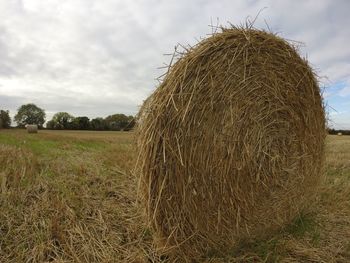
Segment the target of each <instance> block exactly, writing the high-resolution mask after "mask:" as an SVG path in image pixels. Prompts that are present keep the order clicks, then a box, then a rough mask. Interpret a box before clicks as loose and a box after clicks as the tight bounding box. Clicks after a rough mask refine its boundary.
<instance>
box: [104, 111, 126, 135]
mask: <svg viewBox="0 0 350 263" xmlns="http://www.w3.org/2000/svg"><path fill="white" fill-rule="evenodd" d="M130 117H131V118H133V117H132V116H126V115H125V114H113V115H109V116H108V117H107V118H106V119H105V120H106V122H107V124H108V127H109V129H110V130H113V131H120V130H124V128H125V127H127V126H128V124H129V122H130V121H131V119H130Z"/></svg>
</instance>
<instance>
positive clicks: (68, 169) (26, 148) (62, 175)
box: [0, 130, 350, 263]
mask: <svg viewBox="0 0 350 263" xmlns="http://www.w3.org/2000/svg"><path fill="white" fill-rule="evenodd" d="M133 148H134V134H133V133H132V132H87V131H86V132H81V131H74V132H73V131H40V132H39V133H38V134H27V133H25V132H24V131H22V130H1V131H0V187H1V188H0V211H1V212H0V262H4V263H5V262H16V263H17V262H134V263H138V262H140V263H141V262H166V257H164V256H160V255H158V254H157V251H156V249H155V248H154V246H153V245H152V238H151V236H152V233H151V230H150V229H149V228H148V227H147V225H146V224H145V223H144V220H143V217H142V215H141V212H140V209H137V204H136V200H137V179H136V178H135V176H134V175H133V168H134V164H135V153H134V151H133ZM326 148H327V154H326V171H325V178H324V180H323V183H322V186H321V189H320V193H319V196H318V199H317V201H315V202H314V203H313V204H312V205H311V207H310V209H309V210H307V211H304V212H303V213H302V214H301V215H300V217H298V218H296V219H295V221H294V222H293V223H292V224H290V225H288V226H286V227H285V228H284V229H282V230H281V231H280V232H279V233H276V234H274V235H273V236H271V237H270V238H268V239H266V240H250V241H244V242H243V241H242V242H240V244H239V245H238V246H237V247H236V248H233V249H232V253H230V254H229V255H227V256H226V257H225V258H220V257H218V256H216V255H209V256H208V258H206V259H203V262H216V263H219V262H220V263H222V262H350V136H328V137H327V147H326ZM178 262H181V260H179V261H178Z"/></svg>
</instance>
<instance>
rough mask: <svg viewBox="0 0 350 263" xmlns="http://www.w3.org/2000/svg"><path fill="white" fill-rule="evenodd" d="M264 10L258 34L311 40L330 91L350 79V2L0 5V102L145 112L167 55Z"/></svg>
mask: <svg viewBox="0 0 350 263" xmlns="http://www.w3.org/2000/svg"><path fill="white" fill-rule="evenodd" d="M264 7H267V9H264V10H263V11H262V12H261V14H260V15H259V17H258V19H257V20H256V26H257V27H260V28H266V24H265V20H266V22H267V23H268V25H269V26H270V28H272V30H273V31H281V33H280V34H281V36H282V37H286V38H290V39H294V40H298V41H302V42H304V43H305V47H302V49H301V50H302V54H304V55H306V54H307V55H308V58H309V60H310V62H311V64H312V65H313V66H314V67H315V68H317V69H318V71H319V72H320V75H322V76H323V75H327V76H328V77H329V79H330V83H336V82H339V81H348V80H349V79H350V75H349V67H350V63H349V61H350V49H348V48H347V45H348V43H349V41H350V31H349V30H348V29H347V27H348V24H349V22H350V19H349V15H348V10H350V2H349V1H347V0H343V1H341V0H340V1H337V2H335V1H331V0H320V1H317V3H315V1H311V0H307V1H302V2H301V1H272V0H251V1H231V0H222V1H209V0H197V1H187V0H169V1H159V0H148V1H128V2H125V1H118V0H106V1H92V0H70V1H66V2H63V1H60V0H52V1H40V0H30V1H24V0H23V1H3V2H1V3H0V16H1V17H2V23H1V27H0V84H2V85H3V86H2V87H0V96H2V101H3V100H4V99H3V98H4V95H5V94H11V97H13V98H16V99H10V98H9V97H6V98H7V100H8V101H12V102H11V103H10V102H9V103H10V104H6V105H8V107H9V108H11V109H15V108H17V107H18V106H19V105H20V103H22V101H26V100H32V101H35V102H37V103H38V104H41V105H44V106H45V108H46V109H47V111H48V112H54V111H62V110H64V111H70V112H71V113H72V114H76V115H77V114H79V115H80V114H84V115H89V116H91V117H93V115H106V114H111V113H113V112H118V111H119V112H123V111H124V112H125V113H128V114H133V113H136V112H137V110H138V106H139V105H140V104H141V103H142V101H143V100H144V99H145V98H146V97H147V96H148V95H149V94H150V93H151V92H152V90H153V89H154V88H155V86H156V85H157V82H156V80H155V79H156V78H157V77H158V76H159V75H161V74H162V72H163V71H162V70H159V69H157V68H158V67H160V66H162V65H163V62H165V63H166V62H169V59H170V58H169V57H164V56H163V54H165V53H171V52H172V51H173V48H174V46H175V45H176V44H177V43H181V44H191V45H193V44H195V43H196V42H197V39H199V38H201V37H205V36H206V34H208V33H210V32H211V28H210V27H208V25H209V24H210V23H211V21H213V23H214V24H215V23H216V19H217V18H218V19H219V23H220V24H224V25H225V24H226V22H227V21H229V22H232V23H233V24H240V23H243V22H245V20H246V18H247V17H248V16H250V19H251V20H252V19H253V18H254V17H255V15H256V14H258V12H259V11H260V10H262V9H263V8H264ZM331 94H333V93H331ZM330 96H331V95H330ZM2 101H1V102H2ZM16 103H17V104H16ZM10 106H11V107H10Z"/></svg>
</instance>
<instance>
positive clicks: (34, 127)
mask: <svg viewBox="0 0 350 263" xmlns="http://www.w3.org/2000/svg"><path fill="white" fill-rule="evenodd" d="M26 128H27V132H28V133H38V125H36V124H28V125H27V126H26Z"/></svg>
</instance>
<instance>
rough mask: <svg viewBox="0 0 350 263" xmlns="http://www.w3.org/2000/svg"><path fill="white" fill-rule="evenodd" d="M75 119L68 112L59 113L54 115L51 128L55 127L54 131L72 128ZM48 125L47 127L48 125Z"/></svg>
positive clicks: (50, 124)
mask: <svg viewBox="0 0 350 263" xmlns="http://www.w3.org/2000/svg"><path fill="white" fill-rule="evenodd" d="M73 120H74V117H73V116H72V115H70V114H69V113H68V112H57V113H56V114H55V115H53V117H52V120H51V121H50V123H48V124H49V126H53V127H52V129H58V130H62V129H69V128H71V127H72V122H73ZM48 124H46V126H47V125H48Z"/></svg>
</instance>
